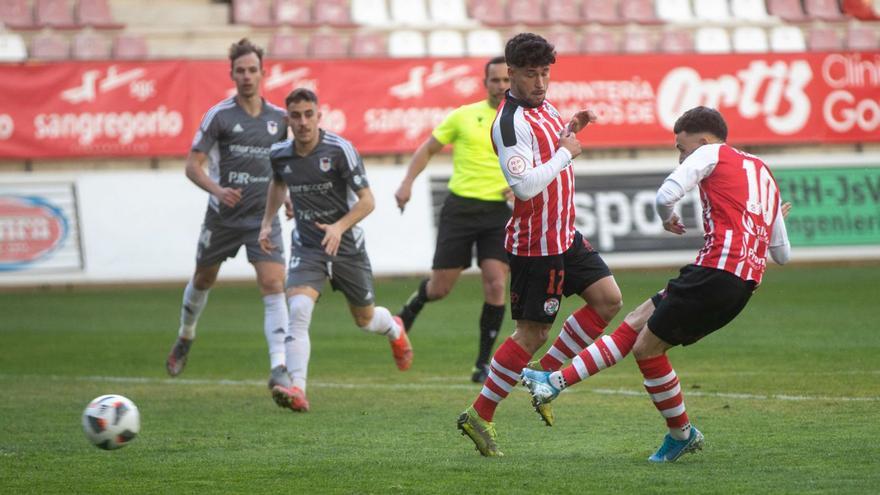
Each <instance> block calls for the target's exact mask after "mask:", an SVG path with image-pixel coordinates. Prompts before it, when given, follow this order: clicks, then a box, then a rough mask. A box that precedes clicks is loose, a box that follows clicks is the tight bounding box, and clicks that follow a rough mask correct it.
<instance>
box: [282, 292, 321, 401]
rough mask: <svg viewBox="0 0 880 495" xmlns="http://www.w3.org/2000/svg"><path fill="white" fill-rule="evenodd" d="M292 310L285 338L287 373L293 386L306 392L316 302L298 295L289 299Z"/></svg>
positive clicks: (288, 303) (288, 302)
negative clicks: (313, 312) (310, 337)
mask: <svg viewBox="0 0 880 495" xmlns="http://www.w3.org/2000/svg"><path fill="white" fill-rule="evenodd" d="M287 305H288V307H289V308H290V326H289V327H288V328H289V331H288V333H287V336H286V337H285V338H284V347H285V351H286V354H287V372H288V373H290V379H291V381H292V382H293V386H294V387H297V388H299V389H302V391H303V392H305V390H306V378H307V375H308V372H309V355H310V354H311V352H312V343H311V341H310V340H309V324H310V323H311V322H312V310H313V309H314V308H315V301H313V300H312V298H311V297H309V296H306V295H303V294H297V295H295V296H293V297H290V298H288V299H287Z"/></svg>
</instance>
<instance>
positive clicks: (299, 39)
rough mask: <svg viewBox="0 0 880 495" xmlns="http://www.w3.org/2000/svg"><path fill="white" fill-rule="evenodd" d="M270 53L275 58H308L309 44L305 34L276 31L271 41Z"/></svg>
mask: <svg viewBox="0 0 880 495" xmlns="http://www.w3.org/2000/svg"><path fill="white" fill-rule="evenodd" d="M268 52H269V55H270V56H272V57H275V58H282V59H286V58H306V56H307V55H308V52H309V50H308V45H307V44H306V40H305V38H304V37H303V36H301V35H298V34H290V33H275V34H273V35H272V38H271V40H270V41H269V49H268Z"/></svg>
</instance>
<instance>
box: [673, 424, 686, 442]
mask: <svg viewBox="0 0 880 495" xmlns="http://www.w3.org/2000/svg"><path fill="white" fill-rule="evenodd" d="M669 435H670V436H671V437H672V438H674V439H676V440H687V439H688V438H690V437H691V424H690V423H688V424H686V425H684V426H682V427H681V428H677V427H676V428H670V429H669Z"/></svg>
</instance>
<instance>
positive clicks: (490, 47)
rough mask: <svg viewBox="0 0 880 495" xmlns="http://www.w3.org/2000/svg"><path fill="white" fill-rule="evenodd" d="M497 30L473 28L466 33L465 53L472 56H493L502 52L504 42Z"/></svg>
mask: <svg viewBox="0 0 880 495" xmlns="http://www.w3.org/2000/svg"><path fill="white" fill-rule="evenodd" d="M505 41H506V40H504V39H502V38H501V34H500V33H499V32H498V31H495V30H492V29H475V30H473V31H469V32H468V34H467V53H468V55H470V56H472V57H493V56H495V55H499V54H503V53H504V42H505Z"/></svg>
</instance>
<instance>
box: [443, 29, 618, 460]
mask: <svg viewBox="0 0 880 495" xmlns="http://www.w3.org/2000/svg"><path fill="white" fill-rule="evenodd" d="M505 60H506V62H507V65H508V74H509V75H510V91H509V92H508V93H507V94H506V96H505V99H504V101H503V102H502V104H501V106H500V107H499V109H498V113H497V115H496V117H495V122H494V123H493V125H492V144H493V146H494V148H495V152H496V153H497V154H498V161H499V163H500V165H501V169H502V170H503V172H504V175H505V177H506V178H507V182H508V184H509V185H510V188H511V189H512V190H513V193H514V195H515V196H516V199H515V202H514V208H513V214H512V216H511V219H510V221H509V222H508V224H507V234H506V239H505V248H506V250H507V252H508V255H509V259H510V273H511V280H510V309H511V315H512V316H513V319H514V320H516V330H515V331H514V333H513V335H512V336H511V337H509V338H508V339H507V340H505V341H504V342H503V343H502V344H501V345H500V346H499V347H498V349H497V350H496V351H495V354H494V356H492V362H491V364H490V367H489V376H488V377H487V378H486V381H485V383H484V385H483V389H482V390H481V391H480V394H479V395H478V396H477V399H476V400H475V401H474V403H473V405H472V406H471V407H469V408H468V409H467V410H465V412H463V413H462V414H461V416H459V418H458V428H459V429H460V430H461V431H462V433H463V434H465V435H467V436H468V437H470V438H471V440H473V441H474V443H475V444H476V446H477V450H479V451H480V453H481V454H483V455H485V456H496V455H501V452H500V451H499V450H498V446H497V445H496V443H495V427H494V424H493V423H492V417H493V416H494V414H495V408H496V407H497V405H498V403H499V402H500V401H501V400H502V399H504V398H505V397H507V395H508V394H509V393H510V391H511V390H512V388H513V387H514V386H515V385H516V383H517V381H519V376H520V372H521V371H522V369H523V368H524V367H526V365H528V364H529V360H530V359H531V358H532V355H533V354H534V353H535V352H537V350H538V349H540V348H541V346H543V345H544V342H546V341H547V334H548V332H549V330H550V328H551V326H552V325H553V322H554V320H555V319H556V313H557V312H558V311H559V305H560V301H561V299H562V297H563V296H570V295H572V294H578V295H580V296H581V297H582V298H583V299H584V300H585V301H586V302H587V304H585V305H584V306H583V307H581V308H580V309H578V310H577V311H575V312H574V314H572V315H571V316H569V317H568V319H567V320H566V322H565V325H563V329H562V330H561V332H560V336H559V338H557V340H556V342H555V343H554V345H553V347H552V348H551V351H550V353H549V354H548V356H545V357H544V358H543V359H542V360H541V361H540V366H542V367H543V368H544V369H551V370H555V369H558V368H559V366H561V365H562V361H563V360H565V359H568V358H571V357H573V356H574V355H575V354H576V353H577V352H579V351H580V350H581V349H583V348H584V347H586V346H587V345H589V344H590V343H592V342H593V340H594V339H596V338H597V337H598V336H600V335H601V334H602V332H603V330H604V329H605V326H606V325H607V323H606V322H607V321H610V320H611V319H612V318H614V316H615V315H616V314H617V312H618V311H620V307H621V306H622V302H621V296H620V289H619V288H618V287H617V283H616V282H615V281H614V277H612V275H611V271H610V270H609V269H608V266H607V265H606V264H605V262H604V261H602V258H601V257H600V256H599V254H598V253H597V252H596V251H594V250H593V248H592V246H591V245H590V243H589V242H588V241H587V240H586V239H584V238H583V236H581V234H580V233H579V232H578V231H577V230H575V228H574V216H575V210H574V173H573V171H572V166H571V160H572V158H574V157H576V156H577V155H579V154H580V152H581V145H580V143H579V142H578V141H577V138H576V137H575V134H576V133H577V132H578V131H580V130H581V129H583V128H584V127H586V126H587V124H589V123H590V122H592V121H594V120H595V119H596V117H595V115H593V113H592V112H590V111H587V110H583V111H580V112H578V113H577V114H575V116H574V117H573V118H572V120H571V121H570V122H568V124H565V123H564V122H563V121H562V118H561V117H560V115H559V112H557V111H556V108H554V107H553V105H551V104H550V102H548V101H547V100H546V99H545V95H546V92H547V85H548V83H549V81H550V65H551V64H553V63H555V62H556V52H555V51H554V49H553V45H551V44H550V43H548V42H547V41H546V40H545V39H544V38H542V37H540V36H537V35H535V34H532V33H521V34H518V35H517V36H514V37H513V38H511V39H510V40H509V41H508V42H507V46H506V48H505ZM535 366H538V364H537V363H536V364H535ZM536 409H538V411H539V412H540V413H541V415H542V417H543V418H544V420H545V422H546V423H547V424H548V425H551V424H552V422H553V417H552V412H551V410H550V409H549V404H548V405H545V404H536Z"/></svg>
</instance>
